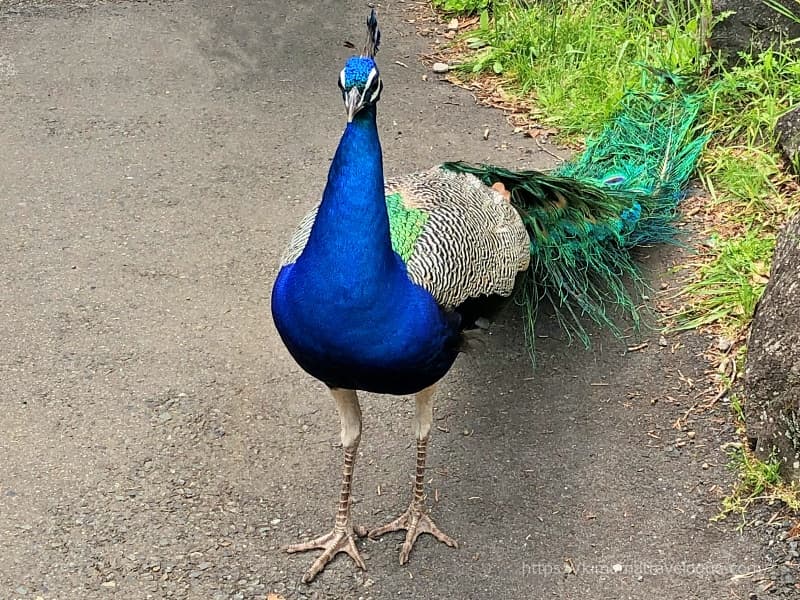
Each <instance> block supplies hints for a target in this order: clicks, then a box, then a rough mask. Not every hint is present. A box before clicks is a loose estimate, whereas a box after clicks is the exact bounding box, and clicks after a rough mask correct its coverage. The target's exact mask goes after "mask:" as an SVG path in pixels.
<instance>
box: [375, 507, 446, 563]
mask: <svg viewBox="0 0 800 600" xmlns="http://www.w3.org/2000/svg"><path fill="white" fill-rule="evenodd" d="M401 530H404V531H405V532H406V539H405V541H404V542H403V548H402V549H401V550H400V564H401V565H404V564H406V563H407V562H408V555H409V554H411V549H412V548H413V547H414V543H415V542H416V541H417V538H418V537H419V536H420V535H421V534H423V533H429V534H431V535H432V536H433V537H435V538H436V539H437V540H439V541H440V542H443V543H445V544H447V545H448V546H450V547H451V548H458V542H456V541H455V540H454V539H453V538H451V537H450V536H449V535H447V534H445V533H443V532H442V530H441V529H439V528H438V527H437V526H436V523H434V522H433V519H431V518H430V517H429V516H428V514H427V513H426V512H424V509H423V508H422V507H420V506H417V507H415V506H414V504H411V506H409V507H408V508H407V509H406V511H405V512H404V513H403V514H402V515H400V516H399V517H397V518H396V519H395V520H394V521H392V522H391V523H387V524H386V525H383V526H382V527H377V528H375V529H372V530H370V531H369V533H368V536H369V538H370V539H372V540H374V539H376V538H379V537H381V536H382V535H384V534H386V533H389V532H391V531H401Z"/></svg>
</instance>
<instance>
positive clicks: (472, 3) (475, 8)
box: [433, 0, 491, 15]
mask: <svg viewBox="0 0 800 600" xmlns="http://www.w3.org/2000/svg"><path fill="white" fill-rule="evenodd" d="M490 4H491V0H433V7H434V8H436V9H437V10H440V11H442V12H444V13H448V14H450V13H459V14H466V15H469V14H472V13H476V12H479V11H481V10H486V9H487V8H488V7H489V5H490Z"/></svg>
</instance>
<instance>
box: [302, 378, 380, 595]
mask: <svg viewBox="0 0 800 600" xmlns="http://www.w3.org/2000/svg"><path fill="white" fill-rule="evenodd" d="M331 394H333V397H334V399H335V400H336V410H337V411H338V412H339V419H340V420H341V424H342V446H343V447H344V467H343V468H342V488H341V491H340V492H339V507H338V509H337V510H336V521H335V522H334V525H333V531H331V532H330V533H326V534H325V535H322V536H320V537H318V538H316V539H314V540H311V541H308V542H302V543H300V544H292V545H291V546H289V547H288V548H286V551H287V552H290V553H291V552H305V551H306V550H322V554H320V556H319V558H317V560H316V561H314V564H313V565H311V568H310V569H309V570H308V571H307V572H306V574H305V575H303V583H311V581H313V580H314V577H316V576H317V575H318V574H319V573H320V571H322V569H324V568H325V565H327V564H328V563H329V562H330V561H331V560H333V557H334V556H336V555H337V554H338V553H339V552H344V553H345V554H347V555H348V556H349V557H350V558H352V559H353V561H354V562H355V563H356V566H358V567H359V568H360V569H363V570H365V571H366V570H367V567H366V565H364V561H363V560H362V559H361V554H360V553H359V552H358V548H357V547H356V541H355V539H356V538H355V532H354V531H353V525H352V523H351V522H350V486H351V483H352V481H353V465H354V463H355V460H356V452H357V451H358V442H359V441H360V440H361V407H360V406H359V404H358V396H357V395H356V393H355V391H353V390H343V389H331ZM362 535H363V534H362Z"/></svg>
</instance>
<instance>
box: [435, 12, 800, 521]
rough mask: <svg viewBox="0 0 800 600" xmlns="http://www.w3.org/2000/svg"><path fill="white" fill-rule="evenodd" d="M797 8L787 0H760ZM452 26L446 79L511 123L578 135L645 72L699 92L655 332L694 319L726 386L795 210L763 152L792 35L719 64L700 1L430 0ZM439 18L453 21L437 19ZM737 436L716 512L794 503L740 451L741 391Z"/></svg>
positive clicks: (782, 170) (743, 447)
mask: <svg viewBox="0 0 800 600" xmlns="http://www.w3.org/2000/svg"><path fill="white" fill-rule="evenodd" d="M764 1H765V2H766V3H767V4H768V5H770V6H772V7H773V8H774V9H775V10H777V11H779V12H782V13H783V14H784V15H786V16H790V17H792V16H794V17H796V18H800V2H798V1H797V0H786V2H785V3H783V4H781V3H780V2H778V1H777V0H764ZM433 6H434V8H435V9H436V10H437V11H438V12H439V14H440V15H442V16H443V18H444V19H445V20H446V21H447V20H450V19H453V18H456V19H458V28H457V33H455V34H452V33H451V34H450V35H451V37H452V43H451V44H450V46H449V47H448V48H447V50H446V51H445V54H444V58H445V59H446V60H447V62H448V63H449V64H451V65H455V68H454V70H453V71H452V72H451V74H450V76H451V78H452V79H453V80H454V81H455V82H456V83H461V84H468V85H470V86H471V87H472V88H473V89H475V90H476V91H477V95H478V96H479V97H480V98H483V99H484V100H486V101H487V102H488V103H490V104H499V105H502V106H503V107H504V108H506V109H507V110H508V109H510V110H512V112H514V122H515V124H517V125H522V126H523V127H526V128H528V131H534V134H533V135H538V132H541V131H545V132H547V133H548V134H549V133H553V134H555V135H556V137H557V139H558V140H559V141H560V142H562V143H565V144H570V145H576V146H580V144H581V143H582V140H583V139H584V138H585V137H586V136H591V135H592V134H595V133H597V132H598V131H599V130H600V128H601V127H602V125H603V123H605V122H606V121H607V120H608V119H609V117H610V116H611V115H612V114H613V112H614V110H615V108H616V106H617V104H618V102H619V100H620V99H621V98H622V96H623V94H624V93H625V92H626V90H630V89H636V88H637V87H639V86H641V85H642V82H643V77H647V76H652V74H653V73H655V74H656V75H658V76H661V77H668V78H675V79H676V80H677V81H679V82H680V83H681V84H682V85H685V86H686V88H687V89H689V90H694V91H700V92H702V94H703V97H704V99H705V100H704V108H703V119H704V122H705V127H706V128H707V129H708V130H709V131H712V132H713V137H712V140H711V141H710V142H709V144H708V146H707V148H706V150H705V152H704V154H703V156H702V159H701V163H700V165H699V168H698V176H699V178H700V180H701V181H702V183H703V186H704V187H705V190H706V195H707V197H705V198H703V199H702V201H700V200H697V199H693V198H689V199H688V200H687V202H686V203H685V214H686V215H687V219H691V223H692V226H694V227H696V229H697V235H696V236H695V239H696V240H698V242H697V246H696V248H695V249H696V252H694V253H693V254H692V255H691V257H690V263H689V264H686V265H683V269H682V272H683V273H684V275H685V278H686V285H685V287H684V288H683V289H682V290H681V292H680V293H679V296H678V298H679V300H680V302H679V304H680V305H681V307H680V308H679V309H678V310H677V312H676V313H675V314H674V315H672V316H671V318H670V319H669V323H668V324H667V330H668V331H673V332H674V331H679V330H686V329H695V328H702V329H704V330H706V331H711V332H712V333H714V334H716V335H717V336H719V338H720V339H721V340H724V343H723V344H720V347H719V349H718V350H717V351H716V356H715V361H716V363H717V364H716V365H715V366H717V367H718V372H719V380H720V381H719V383H720V386H722V387H723V388H728V391H730V390H729V388H730V386H731V385H732V384H733V383H734V380H735V378H736V375H737V373H741V372H742V371H743V367H744V364H743V363H744V357H745V354H746V348H745V347H744V341H745V339H746V332H747V328H748V326H749V324H750V320H751V318H752V316H753V312H754V310H755V307H756V303H757V302H758V299H759V298H760V297H761V294H762V293H763V291H764V288H765V286H766V283H767V282H768V277H769V270H770V260H771V257H772V253H773V250H774V248H775V240H776V235H777V232H778V230H779V228H780V226H781V224H782V223H784V222H785V221H786V220H787V219H788V217H789V216H790V215H792V214H793V213H794V212H795V211H797V210H798V209H800V190H799V189H798V180H797V178H796V177H795V176H792V175H791V174H790V173H789V170H788V165H786V164H784V161H783V159H782V158H781V156H780V153H779V152H778V151H777V150H776V133H775V126H776V122H777V120H778V118H779V117H780V116H781V115H782V114H783V113H785V112H786V111H787V110H789V109H791V108H793V107H795V106H797V105H799V104H800V41H795V42H792V41H789V42H788V43H786V44H783V45H781V46H780V47H773V48H771V49H768V50H766V51H763V52H760V53H756V54H754V55H753V56H748V55H741V56H740V57H738V60H737V61H735V62H730V61H729V64H728V65H726V64H724V63H723V62H722V61H720V60H718V59H717V58H716V57H715V56H714V53H713V52H712V51H711V50H710V47H709V38H710V35H711V32H712V30H713V28H714V26H715V25H716V24H717V23H718V22H719V20H721V19H723V18H725V17H727V16H728V15H724V14H723V15H716V16H715V15H713V14H712V11H711V0H680V1H678V0H676V1H672V2H668V1H661V2H656V1H654V0H631V1H628V2H620V1H619V0H537V1H526V0H433ZM451 29H453V27H451ZM729 404H730V407H731V413H732V418H733V419H734V420H735V423H736V425H737V429H738V432H739V436H740V439H739V441H738V442H735V443H734V444H732V446H731V447H732V450H731V452H730V460H731V466H732V467H733V468H734V469H735V470H736V471H737V473H738V474H739V482H738V483H737V485H736V486H735V488H734V490H733V491H732V493H731V494H730V495H729V496H728V497H727V498H726V499H725V501H724V502H723V506H722V511H721V515H723V516H724V515H727V514H730V513H735V512H738V513H740V514H744V513H745V510H746V508H747V507H748V506H749V505H750V504H751V503H752V502H753V501H754V500H755V499H765V498H766V499H768V500H780V501H782V502H783V503H785V504H786V505H787V506H788V507H790V508H792V509H793V510H800V491H799V490H798V489H797V488H795V487H792V486H789V485H787V484H784V483H782V482H781V481H780V478H779V476H778V470H777V465H775V464H774V463H772V462H769V461H768V462H766V463H765V462H761V461H758V460H757V459H756V458H755V457H754V456H752V454H751V453H750V451H749V449H748V446H747V436H746V432H745V430H744V419H743V418H742V415H743V413H742V404H741V401H740V400H739V399H738V398H736V397H733V398H732V399H731V401H730V402H729Z"/></svg>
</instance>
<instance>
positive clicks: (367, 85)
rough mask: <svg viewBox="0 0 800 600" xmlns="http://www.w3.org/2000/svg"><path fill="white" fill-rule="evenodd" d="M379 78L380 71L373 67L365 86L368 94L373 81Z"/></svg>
mask: <svg viewBox="0 0 800 600" xmlns="http://www.w3.org/2000/svg"><path fill="white" fill-rule="evenodd" d="M377 76H378V70H377V69H376V68H375V67H372V69H370V72H369V76H368V77H367V82H366V83H365V84H364V91H365V92H366V91H367V90H368V89H369V88H370V86H371V85H372V82H373V80H374V79H375V78H376V77H377Z"/></svg>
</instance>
